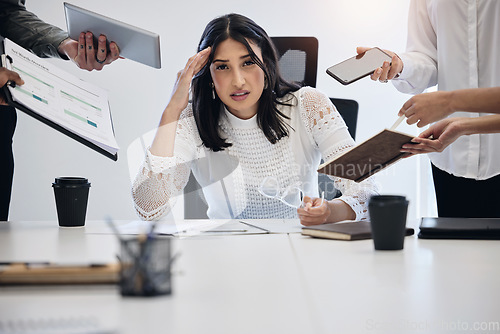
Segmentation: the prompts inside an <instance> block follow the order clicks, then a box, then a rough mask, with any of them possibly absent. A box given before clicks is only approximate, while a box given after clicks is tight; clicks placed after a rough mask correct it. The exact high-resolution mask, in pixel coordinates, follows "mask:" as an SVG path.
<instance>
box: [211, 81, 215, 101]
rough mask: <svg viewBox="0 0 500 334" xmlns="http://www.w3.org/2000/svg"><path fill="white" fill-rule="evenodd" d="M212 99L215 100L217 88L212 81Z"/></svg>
mask: <svg viewBox="0 0 500 334" xmlns="http://www.w3.org/2000/svg"><path fill="white" fill-rule="evenodd" d="M211 86H212V100H215V88H214V83H213V82H212V84H211Z"/></svg>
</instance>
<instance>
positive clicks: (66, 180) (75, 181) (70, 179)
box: [52, 176, 90, 187]
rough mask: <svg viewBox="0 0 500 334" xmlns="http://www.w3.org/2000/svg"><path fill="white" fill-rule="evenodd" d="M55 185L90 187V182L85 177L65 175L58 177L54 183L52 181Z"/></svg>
mask: <svg viewBox="0 0 500 334" xmlns="http://www.w3.org/2000/svg"><path fill="white" fill-rule="evenodd" d="M52 186H53V187H61V186H64V187H68V186H69V187H71V186H88V187H90V182H89V180H88V179H86V178H84V177H74V176H63V177H56V179H55V181H54V183H52Z"/></svg>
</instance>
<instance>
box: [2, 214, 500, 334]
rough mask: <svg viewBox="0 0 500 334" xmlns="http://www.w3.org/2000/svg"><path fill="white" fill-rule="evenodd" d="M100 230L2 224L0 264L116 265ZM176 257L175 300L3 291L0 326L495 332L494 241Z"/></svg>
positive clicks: (96, 290) (304, 243) (305, 246)
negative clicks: (63, 323) (86, 321)
mask: <svg viewBox="0 0 500 334" xmlns="http://www.w3.org/2000/svg"><path fill="white" fill-rule="evenodd" d="M103 225H105V224H104V223H103V222H87V226H86V227H85V228H79V229H60V228H58V227H57V223H55V222H12V223H0V262H1V261H14V260H17V261H26V260H30V261H35V260H40V261H41V260H44V261H46V260H51V261H59V262H60V261H80V262H81V261H82V260H85V261H91V262H96V261H100V262H102V261H113V260H114V259H115V254H116V252H117V250H118V242H117V240H116V237H115V236H113V235H105V234H89V233H88V232H89V231H91V230H92V228H93V227H99V226H103ZM86 232H87V233H86ZM174 248H175V249H176V250H179V251H180V253H181V256H180V258H179V259H178V260H177V262H176V263H175V265H174V273H173V294H172V295H171V296H162V297H154V298H134V297H132V298H130V297H127V298H123V297H121V296H120V294H119V291H118V289H117V287H115V286H80V287H52V288H45V287H3V288H0V321H2V320H3V321H5V320H7V319H10V320H16V319H40V318H58V317H65V316H66V317H70V316H76V315H83V316H91V317H95V318H97V319H98V320H99V322H100V323H101V324H102V325H103V326H104V327H112V328H116V329H117V332H119V333H167V332H168V333H176V334H177V333H218V334H219V333H231V334H233V333H252V334H253V333H287V334H288V333H301V334H304V333H325V334H326V333H391V332H394V333H454V332H457V333H464V332H465V331H464V330H463V328H464V326H467V327H468V328H469V329H472V327H473V326H483V327H484V326H498V327H494V328H493V329H494V330H491V329H490V330H489V331H482V332H484V333H497V332H500V300H499V297H500V284H498V279H499V277H500V261H498V254H500V242H498V241H466V240H463V241H460V240H453V241H452V240H419V239H417V238H416V236H413V237H407V239H406V242H405V249H404V250H403V251H394V252H392V251H389V252H384V251H374V249H373V243H372V241H371V240H364V241H354V242H345V241H333V240H321V239H312V238H309V237H303V236H301V235H300V234H290V235H287V234H272V235H242V236H210V237H193V238H185V239H176V240H175V243H174ZM446 326H447V327H446ZM446 329H448V330H446ZM453 329H455V330H453ZM476 332H481V331H476Z"/></svg>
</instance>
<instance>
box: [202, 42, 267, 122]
mask: <svg viewBox="0 0 500 334" xmlns="http://www.w3.org/2000/svg"><path fill="white" fill-rule="evenodd" d="M249 43H250V47H251V48H252V50H253V52H254V53H255V54H256V55H257V57H258V58H259V59H260V60H261V61H262V52H261V50H260V48H259V47H258V46H256V45H255V44H253V43H252V42H250V41H249ZM210 73H211V74H212V80H213V82H214V86H215V91H216V92H217V95H218V96H219V98H220V99H221V101H222V103H224V104H225V105H226V108H227V109H228V110H229V112H230V113H231V114H233V115H234V116H236V117H239V118H241V119H249V118H251V117H253V116H254V115H255V114H256V113H257V110H258V106H259V99H260V96H261V95H262V91H263V90H264V82H265V75H264V71H263V70H262V69H261V68H260V67H259V66H258V65H257V64H256V63H255V62H254V61H253V60H252V58H251V57H250V54H249V53H248V50H247V48H246V47H245V45H243V44H241V43H240V42H237V41H235V40H234V39H231V38H229V39H226V40H225V41H223V42H222V43H220V44H219V46H217V49H216V50H215V54H214V60H213V61H212V64H210Z"/></svg>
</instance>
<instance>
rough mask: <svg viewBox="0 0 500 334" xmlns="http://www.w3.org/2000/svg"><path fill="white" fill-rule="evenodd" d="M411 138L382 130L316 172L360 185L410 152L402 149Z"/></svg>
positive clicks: (323, 165) (399, 133) (322, 165)
mask: <svg viewBox="0 0 500 334" xmlns="http://www.w3.org/2000/svg"><path fill="white" fill-rule="evenodd" d="M413 137H414V136H410V135H408V134H405V133H402V132H397V131H394V130H389V129H385V130H383V131H381V132H379V133H378V134H376V135H375V136H373V137H371V138H369V139H367V140H365V141H364V142H362V143H361V144H359V145H356V146H354V147H352V148H351V149H350V150H348V151H346V152H344V153H342V154H341V155H339V156H336V157H334V158H333V159H332V160H330V161H327V162H325V163H323V164H321V165H320V166H319V167H318V172H319V173H323V174H328V175H332V176H337V177H342V178H345V179H350V180H354V181H356V182H361V181H363V180H364V179H366V178H368V177H370V176H372V175H373V174H375V173H377V172H380V171H381V170H382V169H384V168H386V167H388V166H390V165H392V164H393V163H395V162H396V161H398V160H400V159H402V158H404V157H406V156H408V155H409V153H401V152H400V150H401V146H403V145H404V144H406V143H409V142H410V141H411V140H412V139H413Z"/></svg>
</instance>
